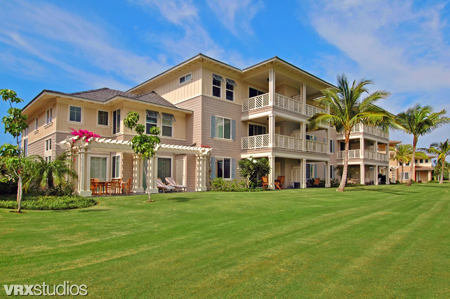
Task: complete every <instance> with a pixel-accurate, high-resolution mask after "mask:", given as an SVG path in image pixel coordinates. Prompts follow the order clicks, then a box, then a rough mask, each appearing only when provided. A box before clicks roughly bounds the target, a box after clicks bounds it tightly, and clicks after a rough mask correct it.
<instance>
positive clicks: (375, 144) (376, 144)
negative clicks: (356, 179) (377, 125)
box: [373, 141, 378, 161]
mask: <svg viewBox="0 0 450 299" xmlns="http://www.w3.org/2000/svg"><path fill="white" fill-rule="evenodd" d="M373 146H374V147H375V160H377V161H378V141H375V143H374V145H373Z"/></svg>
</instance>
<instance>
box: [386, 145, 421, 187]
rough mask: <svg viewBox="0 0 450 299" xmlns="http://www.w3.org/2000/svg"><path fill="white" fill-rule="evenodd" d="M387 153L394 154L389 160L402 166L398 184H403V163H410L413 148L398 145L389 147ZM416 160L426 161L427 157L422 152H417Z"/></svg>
mask: <svg viewBox="0 0 450 299" xmlns="http://www.w3.org/2000/svg"><path fill="white" fill-rule="evenodd" d="M389 151H390V152H391V153H394V155H393V156H392V157H391V160H393V161H398V162H400V163H401V165H402V174H401V179H400V182H402V183H403V174H404V173H405V172H404V171H403V170H404V165H405V163H408V162H410V161H411V158H412V153H413V147H412V145H411V144H398V145H396V146H391V147H390V148H389ZM417 158H419V159H426V158H428V157H427V155H425V154H424V153H422V152H417Z"/></svg>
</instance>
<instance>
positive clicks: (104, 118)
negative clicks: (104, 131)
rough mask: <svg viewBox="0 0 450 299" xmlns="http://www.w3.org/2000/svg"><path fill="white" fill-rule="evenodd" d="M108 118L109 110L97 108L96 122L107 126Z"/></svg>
mask: <svg viewBox="0 0 450 299" xmlns="http://www.w3.org/2000/svg"><path fill="white" fill-rule="evenodd" d="M108 120H109V112H108V111H102V110H98V116H97V123H98V124H99V125H101V126H107V125H108Z"/></svg>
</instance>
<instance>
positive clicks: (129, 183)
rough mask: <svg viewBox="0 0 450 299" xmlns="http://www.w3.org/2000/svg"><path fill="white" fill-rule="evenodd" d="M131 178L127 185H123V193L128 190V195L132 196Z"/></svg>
mask: <svg viewBox="0 0 450 299" xmlns="http://www.w3.org/2000/svg"><path fill="white" fill-rule="evenodd" d="M131 181H132V180H131V178H129V179H128V181H127V182H126V183H123V184H122V193H123V192H124V190H125V189H126V190H127V193H126V194H130V192H131Z"/></svg>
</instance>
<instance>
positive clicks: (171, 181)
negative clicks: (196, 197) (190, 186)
mask: <svg viewBox="0 0 450 299" xmlns="http://www.w3.org/2000/svg"><path fill="white" fill-rule="evenodd" d="M166 182H167V183H168V184H169V186H172V187H174V188H175V190H177V191H178V190H181V191H186V188H187V187H186V186H183V185H178V184H177V182H175V180H174V179H173V178H166Z"/></svg>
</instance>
